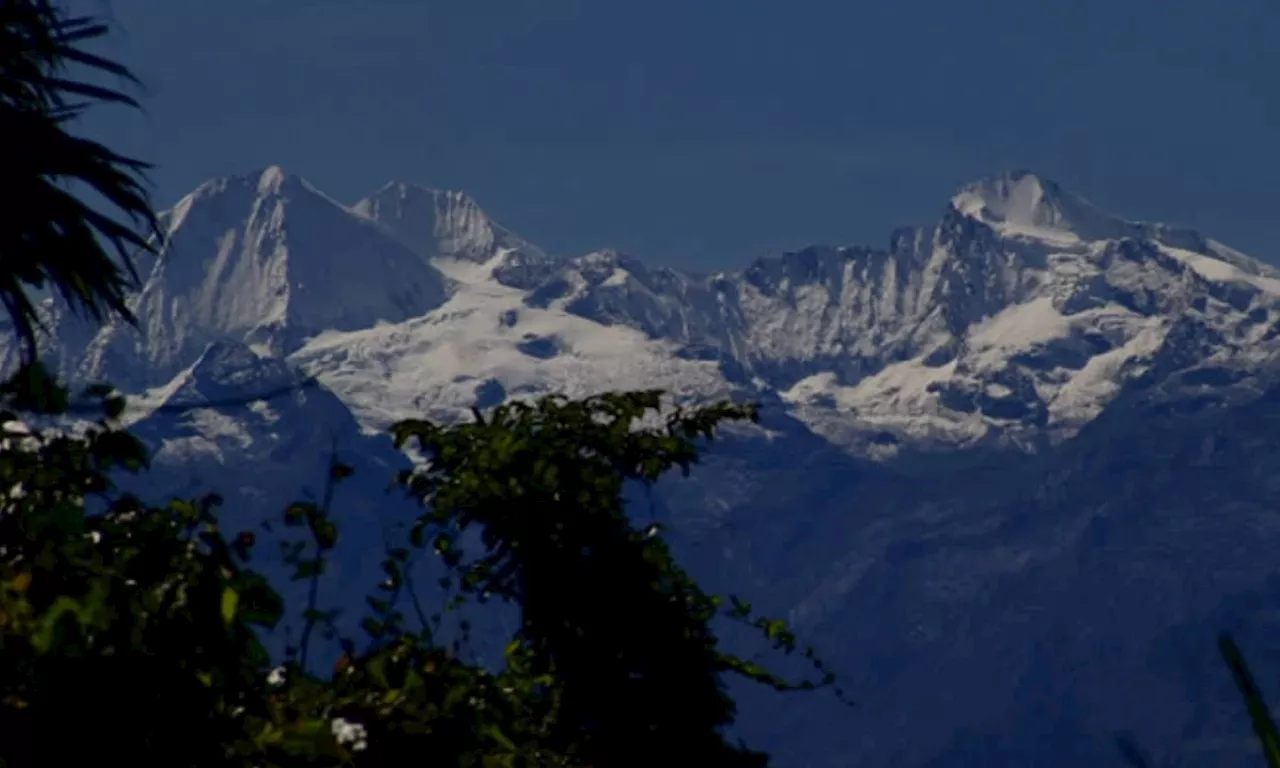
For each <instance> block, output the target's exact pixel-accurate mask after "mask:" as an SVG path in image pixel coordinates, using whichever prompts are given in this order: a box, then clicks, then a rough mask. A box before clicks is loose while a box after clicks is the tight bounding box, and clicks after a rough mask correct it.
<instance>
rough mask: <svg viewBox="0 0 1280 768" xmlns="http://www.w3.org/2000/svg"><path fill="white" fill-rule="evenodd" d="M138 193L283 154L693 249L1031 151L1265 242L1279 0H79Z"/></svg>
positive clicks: (726, 255)
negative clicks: (120, 79) (106, 27)
mask: <svg viewBox="0 0 1280 768" xmlns="http://www.w3.org/2000/svg"><path fill="white" fill-rule="evenodd" d="M72 6H73V7H75V8H77V9H81V10H83V9H89V10H94V11H96V12H105V13H108V14H109V15H111V16H112V17H114V18H115V20H116V22H117V23H118V25H119V28H118V32H117V35H116V37H115V38H114V39H113V41H112V42H111V44H110V50H111V51H112V52H113V53H114V54H116V55H117V56H118V57H119V58H121V59H123V60H124V61H125V62H126V63H128V64H130V65H131V66H132V67H133V68H134V69H135V70H136V72H137V74H139V75H140V76H141V78H142V79H143V81H144V82H145V84H146V91H145V92H144V94H143V102H144V105H145V107H146V109H147V114H146V115H145V116H144V117H138V116H134V115H129V114H126V113H124V112H123V111H120V110H116V111H103V112H100V113H99V114H98V115H97V116H96V117H94V118H92V119H91V120H90V126H89V130H91V131H93V132H94V134H95V136H98V137H101V138H104V139H106V140H108V141H109V142H112V143H113V145H114V146H118V147H120V148H121V149H123V150H126V151H128V152H132V153H134V154H137V155H140V156H142V157H143V158H144V159H148V160H150V161H152V162H155V163H156V164H157V165H158V168H157V169H156V171H155V173H154V174H153V179H154V180H155V182H156V196H157V202H159V203H161V204H162V205H168V204H169V203H171V202H172V201H174V200H175V199H176V198H177V197H179V196H180V195H181V194H183V193H185V192H186V191H188V190H189V189H190V188H191V187H192V186H194V185H195V184H197V183H199V182H200V181H202V180H203V179H205V178H208V177H211V176H218V175H224V174H227V173H234V172H242V171H246V170H250V169H253V168H255V167H259V166H264V165H268V164H279V165H283V166H284V167H285V168H286V169H287V170H289V171H291V172H293V173H297V174H300V175H302V176H305V177H307V178H309V179H310V180H312V181H313V182H314V183H315V184H316V185H317V186H319V187H321V188H322V189H324V190H325V191H326V192H328V193H329V194H331V195H333V196H335V197H338V198H339V199H342V200H344V201H349V202H351V201H354V200H356V199H358V198H359V197H361V196H363V195H364V194H366V193H368V192H370V191H373V190H374V189H376V188H377V187H379V186H381V185H382V184H383V183H384V182H386V181H388V180H390V179H392V178H395V179H402V180H407V181H415V182H419V183H424V184H427V185H433V186H443V187H450V188H458V189H463V190H466V191H467V192H469V193H471V194H472V195H473V196H475V197H476V198H477V199H478V200H479V201H480V203H481V204H482V205H483V206H484V207H485V209H486V210H488V211H489V212H490V214H491V215H493V216H494V217H495V218H497V219H498V220H500V221H502V222H503V223H505V224H507V225H508V226H510V227H511V228H513V229H515V230H516V231H518V232H520V233H521V234H524V235H525V236H526V237H528V238H530V239H532V240H534V241H536V242H538V243H540V244H542V245H543V246H544V247H547V248H549V249H551V250H554V251H563V252H580V251H586V250H590V249H592V248H597V247H606V246H609V247H618V248H621V249H623V250H627V251H629V252H632V253H634V254H635V255H637V256H641V257H645V258H648V259H651V260H654V261H658V262H662V263H667V264H673V265H682V266H688V267H696V268H721V267H733V266H738V265H742V264H745V263H746V262H747V261H748V260H749V259H750V258H753V257H755V256H758V255H762V254H764V253H768V252H772V251H777V250H782V249H792V248H798V247H802V246H804V245H806V244H809V243H814V242H857V243H867V244H873V245H881V244H884V243H885V242H886V241H887V238H888V236H889V233H890V231H891V230H892V229H893V228H894V227H895V226H898V225H901V224H923V223H928V222H930V221H932V220H933V219H935V218H936V216H937V214H938V213H939V212H940V211H941V209H942V208H943V206H944V205H945V203H946V200H947V198H948V197H949V195H950V194H951V192H952V191H953V190H954V189H955V188H956V187H957V186H958V185H960V184H961V183H963V182H965V181H968V180H971V179H974V178H977V177H981V176H983V175H986V174H988V173H991V172H994V171H998V170H1004V169H1011V168H1030V169H1032V170H1036V171H1038V172H1040V173H1042V174H1044V175H1046V176H1048V177H1050V178H1052V179H1055V180H1057V181H1059V182H1060V183H1062V184H1063V185H1065V186H1066V187H1067V188H1069V189H1071V190H1072V191H1074V192H1076V193H1078V194H1081V195H1083V196H1084V197H1086V198H1089V199H1091V200H1093V201H1094V202H1096V203H1099V204H1100V205H1102V206H1104V207H1106V208H1108V209H1110V210H1113V211H1115V212H1117V213H1120V214H1122V215H1127V216H1130V217H1135V218H1150V219H1158V220H1163V221H1169V222H1171V223H1177V224H1185V225H1190V226H1194V227H1197V228H1199V229H1201V230H1203V231H1204V232H1206V233H1207V234H1209V235H1211V236H1214V237H1217V238H1218V239H1221V240H1224V241H1226V242H1228V243H1230V244H1232V245H1235V246H1237V247H1239V248H1241V249H1243V250H1246V251H1248V252H1251V253H1253V254H1255V255H1258V256H1262V257H1266V258H1270V259H1273V260H1274V259H1277V258H1280V217H1278V216H1277V203H1278V202H1280V189H1278V188H1277V184H1276V182H1277V180H1280V143H1278V137H1280V43H1277V42H1276V41H1277V40H1280V2H1276V0H1217V1H1216V2H1206V0H1070V2H1028V1H1027V0H969V2H964V3H957V2H954V0H892V1H890V0H882V1H880V2H865V1H862V0H789V1H788V2H786V3H782V2H778V1H777V0H644V1H643V2H638V1H637V2H621V1H620V0H454V1H453V2H439V1H438V0H218V2H213V0H73V2H72Z"/></svg>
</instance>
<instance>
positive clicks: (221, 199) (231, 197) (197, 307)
mask: <svg viewBox="0 0 1280 768" xmlns="http://www.w3.org/2000/svg"><path fill="white" fill-rule="evenodd" d="M165 219H166V222H165V224H166V229H167V230H168V239H167V242H166V245H165V250H164V253H163V254H162V257H161V258H160V259H159V260H158V262H157V264H156V266H155V267H154V269H153V270H152V272H151V275H150V278H149V280H148V281H147V283H146V286H145V287H144V288H143V290H142V292H141V294H140V296H139V297H138V299H137V300H136V302H135V305H134V308H133V309H134V314H135V315H136V316H137V318H138V325H139V328H138V329H137V330H135V329H133V328H131V327H129V326H127V325H117V326H114V327H111V328H107V329H104V331H103V333H102V334H99V337H98V338H97V339H95V341H94V342H93V344H92V345H91V346H90V349H89V350H88V353H87V354H86V358H85V363H84V366H83V371H82V373H84V374H85V375H87V376H89V377H91V378H99V377H104V376H105V377H108V378H110V379H111V380H113V381H118V382H121V383H131V384H136V385H141V386H144V387H148V386H156V385H159V384H160V383H162V382H164V381H167V380H169V379H170V378H172V376H173V375H174V374H176V373H177V372H178V371H179V370H181V369H182V368H183V367H184V366H185V365H186V364H188V363H189V362H191V360H193V359H194V358H195V356H197V355H199V354H200V353H201V352H202V351H203V350H204V348H205V346H206V345H207V344H208V343H210V342H212V341H218V340H222V339H235V340H238V341H243V342H245V343H248V344H251V345H253V346H254V347H255V348H256V349H260V350H268V351H270V352H271V353H272V354H287V353H288V352H291V351H293V349H296V348H297V346H298V345H299V344H300V343H301V342H302V340H304V339H305V338H307V337H309V336H311V335H314V334H316V333H319V332H321V331H326V330H334V329H346V330H354V329H357V328H365V327H368V326H371V325H373V324H375V323H376V322H378V321H388V322H398V321H400V320H404V319H407V318H410V317H416V316H418V315H420V314H422V313H424V312H427V311H429V310H430V309H432V308H434V307H436V306H438V305H439V304H440V302H442V301H443V300H444V298H445V297H446V295H447V290H446V286H445V281H444V278H443V276H441V275H440V274H439V272H438V271H437V270H435V269H434V268H433V267H432V266H431V265H429V264H426V263H424V262H423V261H422V260H421V259H420V258H418V257H417V256H416V255H415V254H414V252H412V251H411V250H409V249H407V248H405V247H404V245H402V244H401V243H399V242H398V241H397V240H396V238H394V237H392V236H391V235H390V234H389V233H388V232H387V231H386V230H385V229H384V228H383V227H380V226H378V225H377V224H375V223H373V222H370V221H369V220H368V219H367V218H365V217H363V216H359V215H357V214H355V213H353V212H352V211H351V210H350V209H348V208H346V207H345V206H343V205H341V204H339V203H337V202H336V201H334V200H333V199H332V198H330V197H328V196H326V195H324V194H323V193H321V192H319V191H318V190H316V189H315V188H314V187H312V186H311V185H310V184H308V183H307V182H306V181H305V180H303V179H301V178H300V177H298V176H294V175H290V174H287V173H285V172H284V171H283V170H282V169H280V168H279V167H278V166H271V167H268V168H266V169H263V170H260V171H255V172H253V173H249V174H242V175H237V176H229V177H224V178H220V179H214V180H211V181H208V182H205V183H204V184H201V185H200V186H199V187H198V188H196V189H195V190H194V191H193V192H192V193H191V194H189V195H187V196H186V197H185V198H183V199H182V201H180V202H179V204H178V205H177V206H176V207H175V209H174V210H173V211H172V212H171V213H169V214H167V215H166V216H165ZM139 331H140V332H141V333H140V334H139ZM139 353H141V354H142V355H143V360H142V363H143V364H141V365H139V361H138V360H137V355H138V354H139ZM112 360H115V361H116V362H115V363H113V362H112Z"/></svg>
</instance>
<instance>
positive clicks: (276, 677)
mask: <svg viewBox="0 0 1280 768" xmlns="http://www.w3.org/2000/svg"><path fill="white" fill-rule="evenodd" d="M267 685H270V686H281V685H284V667H276V668H275V669H273V670H271V672H270V673H268V674H267Z"/></svg>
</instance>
